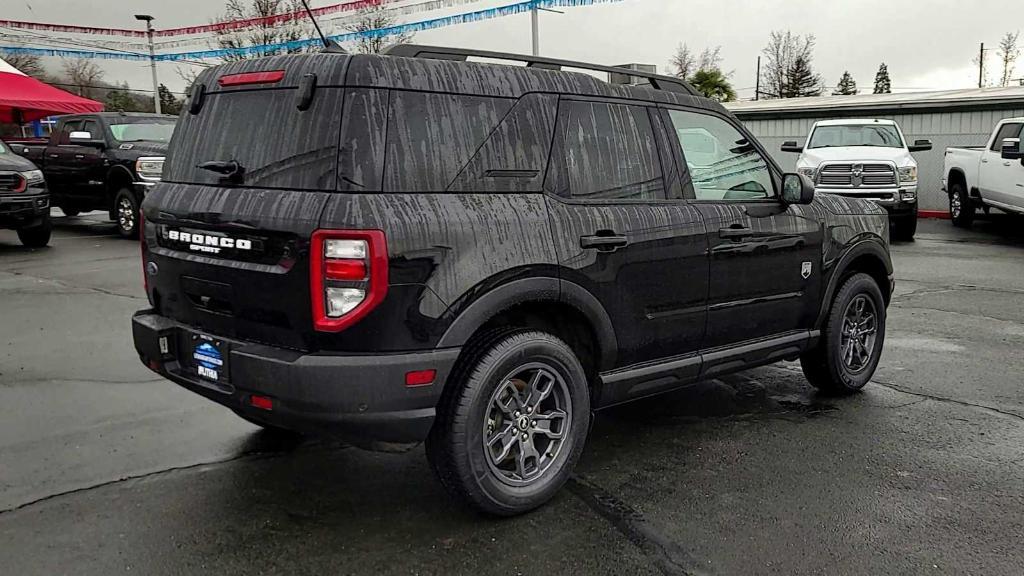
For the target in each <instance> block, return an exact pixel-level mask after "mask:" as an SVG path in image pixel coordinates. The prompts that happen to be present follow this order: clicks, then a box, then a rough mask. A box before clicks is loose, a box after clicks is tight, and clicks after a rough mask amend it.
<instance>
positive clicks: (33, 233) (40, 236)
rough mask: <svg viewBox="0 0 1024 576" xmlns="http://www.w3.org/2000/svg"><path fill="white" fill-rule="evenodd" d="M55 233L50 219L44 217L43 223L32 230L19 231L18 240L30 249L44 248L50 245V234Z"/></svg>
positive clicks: (23, 229) (22, 229)
mask: <svg viewBox="0 0 1024 576" xmlns="http://www.w3.org/2000/svg"><path fill="white" fill-rule="evenodd" d="M52 232H53V223H52V222H50V217H49V216H48V215H47V216H43V222H42V223H41V224H39V225H37V226H32V227H31V228H21V229H19V230H18V240H21V243H22V244H23V245H24V246H27V247H28V248H42V247H44V246H46V245H47V244H49V243H50V234H51V233H52Z"/></svg>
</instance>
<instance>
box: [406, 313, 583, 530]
mask: <svg viewBox="0 0 1024 576" xmlns="http://www.w3.org/2000/svg"><path fill="white" fill-rule="evenodd" d="M538 397H539V398H540V400H539V401H537V400H536V398H538ZM559 414H561V416H559ZM538 423H539V424H538ZM589 427H590V393H589V390H588V388H587V378H586V373H585V372H584V370H583V366H582V365H581V364H580V361H579V359H577V358H576V355H575V354H574V353H573V351H572V349H571V348H569V346H568V345H566V344H565V343H564V342H562V341H561V340H559V339H558V338H556V337H554V336H552V335H550V334H547V333H544V332H538V331H532V330H518V331H513V332H503V333H498V334H492V335H490V336H489V337H484V338H477V339H474V341H472V342H471V343H470V345H468V346H467V347H466V348H465V351H464V357H463V358H461V359H460V361H459V364H458V365H457V366H456V369H455V371H453V373H452V377H451V378H450V379H449V381H448V384H447V386H446V387H445V391H444V394H443V396H442V399H441V402H440V405H439V406H438V414H437V419H436V420H435V422H434V427H433V428H432V429H431V432H430V435H429V436H428V438H427V442H426V450H427V457H428V459H429V460H430V464H431V467H432V468H433V469H434V473H435V474H436V475H437V477H438V479H439V480H440V481H441V484H442V485H443V486H444V487H445V489H446V490H447V491H448V493H449V494H451V495H452V496H454V497H455V498H456V499H458V500H461V501H463V502H465V503H467V504H469V505H470V506H472V507H474V508H476V509H477V510H480V511H482V512H485V513H488V514H493V515H497V516H514V515H516V514H522V513H524V512H527V511H529V510H532V509H534V508H536V507H538V506H540V505H542V504H544V503H545V502H547V501H548V500H550V499H551V498H552V497H553V496H554V495H555V494H556V493H557V492H558V490H559V489H560V488H561V487H562V485H563V484H565V482H566V480H568V479H569V475H570V474H571V473H572V470H573V467H574V466H575V465H576V461H577V460H578V459H579V456H580V454H581V453H582V452H583V446H584V444H585V443H586V437H587V431H588V430H589ZM549 432H550V433H549ZM487 435H490V440H492V441H493V445H492V446H491V447H488V446H487V445H486V439H485V438H487ZM531 452H532V454H531Z"/></svg>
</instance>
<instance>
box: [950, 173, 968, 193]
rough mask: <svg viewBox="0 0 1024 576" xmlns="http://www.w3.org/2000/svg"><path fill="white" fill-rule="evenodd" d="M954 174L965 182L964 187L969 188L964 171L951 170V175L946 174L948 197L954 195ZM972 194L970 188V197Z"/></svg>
mask: <svg viewBox="0 0 1024 576" xmlns="http://www.w3.org/2000/svg"><path fill="white" fill-rule="evenodd" d="M954 174H956V175H957V176H959V177H960V178H962V179H963V181H964V187H967V174H965V173H964V171H963V170H962V169H961V168H950V170H949V174H946V195H947V196H952V195H953V183H952V182H951V180H952V179H953V175H954ZM970 192H971V190H970V189H969V188H968V190H967V193H968V195H970Z"/></svg>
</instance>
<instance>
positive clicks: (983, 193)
mask: <svg viewBox="0 0 1024 576" xmlns="http://www.w3.org/2000/svg"><path fill="white" fill-rule="evenodd" d="M1022 128H1024V118H1007V119H1006V120H1002V121H1000V122H999V123H998V124H996V127H995V130H993V131H992V135H991V136H989V139H988V144H986V145H985V146H977V147H973V148H946V160H945V168H944V169H943V172H942V174H943V177H942V189H943V190H945V191H946V192H947V193H948V194H949V216H950V218H951V219H952V220H953V224H955V225H956V226H970V225H971V222H972V221H973V220H974V213H975V211H976V210H977V209H978V208H981V209H983V210H984V211H985V213H986V214H987V213H988V212H989V209H991V208H998V209H999V210H1002V211H1003V212H1010V213H1012V214H1024V154H1022V152H1021V147H1020V139H1021V129H1022Z"/></svg>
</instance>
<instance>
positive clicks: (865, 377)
mask: <svg viewBox="0 0 1024 576" xmlns="http://www.w3.org/2000/svg"><path fill="white" fill-rule="evenodd" d="M884 343H885V300H883V298H882V291H881V290H880V289H879V287H878V284H877V283H876V282H875V280H874V278H872V277H871V276H868V275H867V274H863V273H858V274H854V275H853V276H850V277H849V278H848V279H847V280H846V281H845V282H843V285H842V286H841V287H840V288H839V291H838V292H836V295H835V297H834V298H833V299H832V307H831V309H830V310H829V314H828V318H827V319H826V321H825V326H824V328H823V329H822V331H821V340H820V341H819V342H818V345H817V346H816V347H815V348H814V349H812V350H809V351H807V352H805V353H804V355H803V356H801V357H800V365H801V367H802V368H803V371H804V376H806V377H807V380H808V381H809V382H810V383H811V385H812V386H814V387H815V388H817V389H819V390H821V391H822V392H825V393H827V394H835V395H846V394H852V393H854V392H857V391H858V390H860V389H861V388H863V387H864V385H865V384H867V383H868V381H870V380H871V377H872V376H873V375H874V373H875V369H876V368H877V367H878V360H879V358H880V357H881V355H882V346H883V344H884Z"/></svg>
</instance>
